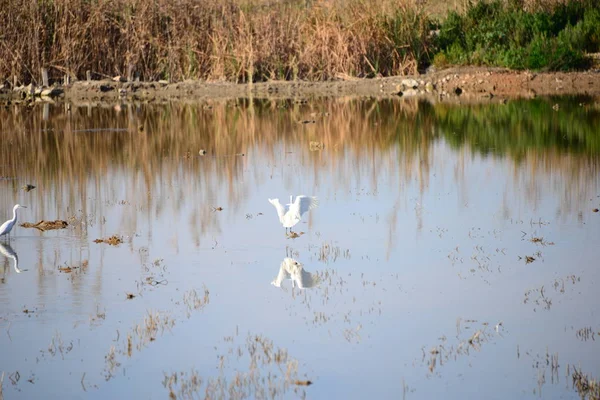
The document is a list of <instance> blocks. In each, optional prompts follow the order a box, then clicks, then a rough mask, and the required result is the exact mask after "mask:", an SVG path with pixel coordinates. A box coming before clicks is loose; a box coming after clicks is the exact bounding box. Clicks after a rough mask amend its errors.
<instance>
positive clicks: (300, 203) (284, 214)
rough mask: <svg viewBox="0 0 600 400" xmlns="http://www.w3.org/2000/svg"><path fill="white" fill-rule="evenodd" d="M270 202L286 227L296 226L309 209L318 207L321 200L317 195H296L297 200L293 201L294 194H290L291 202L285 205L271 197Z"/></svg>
mask: <svg viewBox="0 0 600 400" xmlns="http://www.w3.org/2000/svg"><path fill="white" fill-rule="evenodd" d="M269 203H271V204H273V206H274V207H275V210H277V216H278V217H279V222H281V224H282V225H283V226H284V227H285V228H286V231H287V228H290V230H291V228H292V227H294V226H295V225H296V224H297V223H298V222H300V219H302V216H303V215H304V214H305V213H306V212H307V211H309V210H312V209H313V208H316V207H317V206H318V205H319V201H318V200H317V198H316V197H312V196H304V195H302V196H296V200H294V201H293V202H292V196H290V204H287V205H285V206H284V205H283V204H281V203H280V202H279V199H269Z"/></svg>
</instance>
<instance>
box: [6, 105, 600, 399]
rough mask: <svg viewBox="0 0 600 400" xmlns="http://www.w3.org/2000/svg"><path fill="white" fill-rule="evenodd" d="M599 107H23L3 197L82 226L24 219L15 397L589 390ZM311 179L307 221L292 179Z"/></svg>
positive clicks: (12, 350) (11, 121)
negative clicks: (584, 382) (583, 386)
mask: <svg viewBox="0 0 600 400" xmlns="http://www.w3.org/2000/svg"><path fill="white" fill-rule="evenodd" d="M555 104H558V106H555V107H554V109H553V106H554V105H555ZM556 109H558V111H557V110H556ZM598 126H600V107H599V105H598V103H597V102H594V100H593V99H589V98H556V99H535V100H530V101H513V102H509V103H508V104H506V105H503V104H488V105H471V106H469V105H452V104H434V105H432V104H430V103H428V102H424V101H421V102H418V101H412V100H406V99H398V100H383V101H382V100H379V101H378V100H373V99H335V100H316V99H315V100H313V99H311V100H308V101H292V100H285V101H284V100H277V101H267V100H253V101H251V100H239V101H229V102H214V103H211V102H204V103H175V104H121V105H114V104H113V105H104V104H90V105H80V106H75V105H72V106H67V105H64V104H58V105H46V106H42V105H37V106H35V107H34V108H33V109H31V110H29V109H26V108H23V107H13V106H9V107H8V108H3V109H2V110H0V156H1V157H2V160H1V161H0V216H1V217H0V219H2V220H5V219H8V218H10V217H11V216H12V211H11V210H12V207H13V205H14V204H17V203H19V204H22V205H26V206H28V208H27V209H23V210H20V211H19V220H18V224H21V223H23V222H31V223H36V222H38V221H40V220H51V221H52V220H55V219H61V220H66V221H67V222H68V223H69V226H68V227H67V228H66V229H60V230H48V231H40V230H37V229H35V228H24V227H21V226H16V227H15V228H14V230H13V232H12V237H11V239H10V242H9V243H8V242H7V241H6V240H5V239H4V238H2V240H3V241H2V247H1V249H0V250H2V251H1V252H2V255H3V256H1V258H0V272H1V273H2V276H1V281H0V351H1V353H2V354H1V357H0V376H2V372H3V373H4V375H3V383H2V388H3V394H4V396H5V397H6V398H10V399H12V398H24V399H25V398H34V397H38V398H42V397H43V398H82V397H86V398H87V397H90V398H132V397H136V398H168V397H169V395H170V394H171V395H172V396H176V398H190V397H191V398H204V397H208V398H243V397H249V398H262V397H267V398H270V397H275V398H281V397H283V398H295V397H306V398H334V397H335V398H365V397H367V396H369V397H372V398H409V399H410V398H436V397H437V398H456V399H462V398H466V397H467V398H469V397H485V398H497V399H505V398H539V397H541V398H574V397H577V396H578V393H577V388H574V387H573V379H572V376H573V372H574V371H575V369H574V368H576V370H577V371H581V372H582V373H583V374H587V375H589V378H590V379H592V378H593V379H598V378H599V377H600V373H599V371H600V358H599V357H598V345H597V343H598V342H597V340H598V335H600V308H599V307H600V303H599V302H598V288H597V284H598V281H599V279H600V270H599V269H598V238H599V237H600V213H594V212H593V209H594V208H600V175H599V174H598V172H599V168H598V166H599V157H598V156H599V154H600V131H598ZM200 150H205V151H206V154H205V155H200V154H199V151H200ZM26 184H32V185H35V186H36V188H35V189H33V190H31V191H29V192H27V191H25V190H23V189H21V187H22V186H23V185H26ZM300 194H305V195H311V196H317V197H318V199H319V206H318V207H317V208H315V209H313V210H310V211H309V212H307V213H306V214H304V216H303V218H302V221H301V222H300V223H299V224H298V225H296V226H295V227H294V231H295V232H296V233H297V234H299V237H295V238H293V237H289V236H286V230H285V228H284V227H283V226H282V225H281V224H280V222H279V220H278V217H277V214H276V211H275V208H274V207H273V206H272V205H271V204H269V202H268V201H267V199H268V198H276V197H277V198H279V199H280V200H281V202H282V203H283V204H286V203H288V199H289V196H290V195H300ZM113 235H117V236H119V237H120V238H122V240H123V243H122V244H120V245H117V246H111V245H109V244H106V243H95V242H94V241H95V240H96V239H106V238H109V237H110V236H113ZM16 262H18V265H15V263H16ZM295 262H297V263H298V264H295ZM15 267H16V268H15ZM282 268H283V270H282ZM18 270H20V271H21V272H20V273H17V271H18ZM280 272H281V275H280ZM282 278H287V279H282ZM289 278H294V279H289ZM306 381H310V382H312V385H310V386H305V384H306V383H307V382H306Z"/></svg>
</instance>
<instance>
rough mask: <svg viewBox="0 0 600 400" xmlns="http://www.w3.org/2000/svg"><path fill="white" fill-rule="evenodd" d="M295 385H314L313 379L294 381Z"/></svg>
mask: <svg viewBox="0 0 600 400" xmlns="http://www.w3.org/2000/svg"><path fill="white" fill-rule="evenodd" d="M294 385H298V386H310V385H312V382H311V381H294Z"/></svg>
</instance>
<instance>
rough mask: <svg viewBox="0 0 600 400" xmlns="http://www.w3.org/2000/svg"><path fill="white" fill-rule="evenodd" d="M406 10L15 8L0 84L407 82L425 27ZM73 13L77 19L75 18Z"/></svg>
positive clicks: (77, 4)
mask: <svg viewBox="0 0 600 400" xmlns="http://www.w3.org/2000/svg"><path fill="white" fill-rule="evenodd" d="M415 4H416V3H415V2H413V1H412V0H401V1H384V2H376V3H372V2H367V1H364V0H351V1H337V0H336V1H327V2H325V1H315V2H308V3H307V2H305V1H303V0H289V1H276V2H273V1H267V0H232V1H228V2H227V3H226V4H225V3H222V2H220V1H217V0H207V1H202V2H197V1H193V0H183V1H178V2H177V3H172V2H168V1H164V0H161V1H155V2H140V1H138V0H118V1H110V2H81V1H78V0H55V1H51V2H26V1H22V0H21V1H14V2H10V3H8V4H7V6H6V7H0V20H2V21H4V23H3V26H2V40H3V42H4V43H8V44H9V46H4V47H0V76H5V77H8V76H17V77H18V79H19V80H20V81H23V82H27V83H28V82H29V81H32V80H33V81H37V80H38V79H39V76H38V74H39V71H40V68H42V67H49V68H50V77H51V79H52V78H54V79H57V78H59V77H60V78H62V77H63V75H70V76H71V77H72V78H75V77H77V78H79V79H83V78H85V77H86V71H88V70H89V71H91V72H92V76H93V77H107V76H110V77H113V76H115V75H118V76H119V78H120V79H123V78H126V77H128V76H129V75H132V74H135V75H139V76H140V77H141V79H142V80H158V79H168V80H176V81H181V80H185V79H206V80H228V81H234V82H248V81H256V80H267V79H286V80H290V79H297V78H301V79H309V80H316V79H333V78H336V77H338V76H369V75H374V74H378V73H381V74H384V75H392V74H394V75H400V74H406V73H414V72H416V71H417V66H418V63H419V60H420V58H421V57H422V56H423V54H424V53H425V52H426V51H427V49H426V47H425V46H426V44H427V43H428V37H429V26H428V20H427V18H425V15H424V13H423V10H422V7H417V6H416V5H415ZM74 10H76V12H74Z"/></svg>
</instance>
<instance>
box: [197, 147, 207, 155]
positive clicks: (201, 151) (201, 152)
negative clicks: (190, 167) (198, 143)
mask: <svg viewBox="0 0 600 400" xmlns="http://www.w3.org/2000/svg"><path fill="white" fill-rule="evenodd" d="M198 154H200V155H201V156H205V155H206V150H204V149H200V151H199V152H198Z"/></svg>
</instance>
